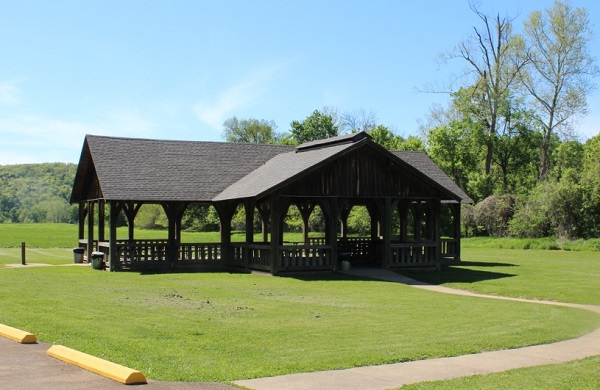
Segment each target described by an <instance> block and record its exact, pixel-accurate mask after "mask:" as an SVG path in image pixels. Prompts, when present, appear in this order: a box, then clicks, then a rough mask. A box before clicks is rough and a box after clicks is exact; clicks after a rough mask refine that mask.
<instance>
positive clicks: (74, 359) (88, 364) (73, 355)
mask: <svg viewBox="0 0 600 390" xmlns="http://www.w3.org/2000/svg"><path fill="white" fill-rule="evenodd" d="M46 354H47V355H48V356H52V357H53V358H56V359H59V360H62V361H64V362H67V363H70V364H74V365H76V366H78V367H81V368H83V369H85V370H88V371H92V372H95V373H96V374H99V375H102V376H104V377H107V378H110V379H112V380H115V381H117V382H120V383H124V384H126V385H134V384H141V383H147V382H146V377H144V374H142V373H141V372H139V371H135V370H132V369H131V368H127V367H125V366H121V365H120V364H116V363H113V362H109V361H108V360H104V359H100V358H97V357H95V356H92V355H88V354H87V353H83V352H79V351H76V350H74V349H71V348H67V347H63V346H62V345H53V346H52V347H50V349H48V351H47V352H46Z"/></svg>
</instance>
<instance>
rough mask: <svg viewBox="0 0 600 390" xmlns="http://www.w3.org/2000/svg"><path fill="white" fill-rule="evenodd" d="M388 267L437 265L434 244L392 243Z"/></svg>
mask: <svg viewBox="0 0 600 390" xmlns="http://www.w3.org/2000/svg"><path fill="white" fill-rule="evenodd" d="M391 249H392V258H391V261H390V267H391V268H394V267H407V266H426V265H437V263H438V260H439V259H437V248H436V244H435V242H414V243H394V244H392V245H391Z"/></svg>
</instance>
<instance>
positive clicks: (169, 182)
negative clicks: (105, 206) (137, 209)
mask: <svg viewBox="0 0 600 390" xmlns="http://www.w3.org/2000/svg"><path fill="white" fill-rule="evenodd" d="M85 142H86V145H87V146H88V147H89V154H90V155H91V159H89V156H85V154H86V153H88V150H86V146H85V145H84V150H83V152H82V156H81V157H82V158H81V160H82V161H85V160H91V161H93V164H94V166H95V169H96V172H97V175H98V181H99V183H100V188H101V189H102V194H103V197H104V199H106V200H136V201H190V202H193V201H195V202H209V201H211V200H212V198H214V197H215V196H216V195H217V194H219V193H220V192H221V191H223V190H224V189H225V188H227V187H228V186H229V185H231V183H235V182H236V181H238V180H239V179H241V178H242V177H244V176H246V175H247V174H248V173H249V172H251V171H253V170H255V169H256V168H258V167H259V166H260V165H262V164H263V163H264V162H265V161H268V160H269V159H271V158H272V157H273V156H276V155H278V154H280V153H285V152H287V151H290V150H294V148H293V147H290V146H281V145H262V144H239V143H226V142H195V141H165V140H150V139H131V138H113V137H101V136H94V135H87V136H86V138H85ZM79 169H80V170H81V169H82V167H80V168H79ZM75 188H76V187H74V193H73V196H72V201H74V202H77V201H79V200H81V199H80V197H78V196H77V194H75Z"/></svg>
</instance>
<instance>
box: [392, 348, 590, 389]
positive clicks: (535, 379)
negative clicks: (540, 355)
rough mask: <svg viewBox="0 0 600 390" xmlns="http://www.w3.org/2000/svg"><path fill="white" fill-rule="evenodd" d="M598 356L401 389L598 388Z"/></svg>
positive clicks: (420, 384)
mask: <svg viewBox="0 0 600 390" xmlns="http://www.w3.org/2000/svg"><path fill="white" fill-rule="evenodd" d="M598 367H600V356H594V357H591V358H587V359H582V360H576V361H573V362H569V363H564V364H558V365H555V364H552V365H547V366H539V367H531V368H521V369H518V370H511V371H506V372H501V373H497V374H489V375H477V376H469V377H464V378H458V379H454V380H449V381H436V382H426V383H417V384H414V385H408V386H403V387H402V390H442V389H444V390H454V389H478V390H497V389H520V390H538V389H554V390H559V389H564V390H573V389H589V390H592V389H598V388H600V370H599V369H598Z"/></svg>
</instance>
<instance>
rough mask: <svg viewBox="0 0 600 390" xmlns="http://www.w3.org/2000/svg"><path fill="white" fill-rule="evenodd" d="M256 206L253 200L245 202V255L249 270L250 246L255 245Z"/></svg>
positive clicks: (245, 265) (245, 262)
mask: <svg viewBox="0 0 600 390" xmlns="http://www.w3.org/2000/svg"><path fill="white" fill-rule="evenodd" d="M254 204H255V202H254V201H253V200H250V199H249V200H247V201H245V202H244V207H245V210H246V250H245V253H244V269H245V270H246V271H247V270H248V269H249V267H248V262H249V260H250V246H251V245H252V244H253V243H254Z"/></svg>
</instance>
